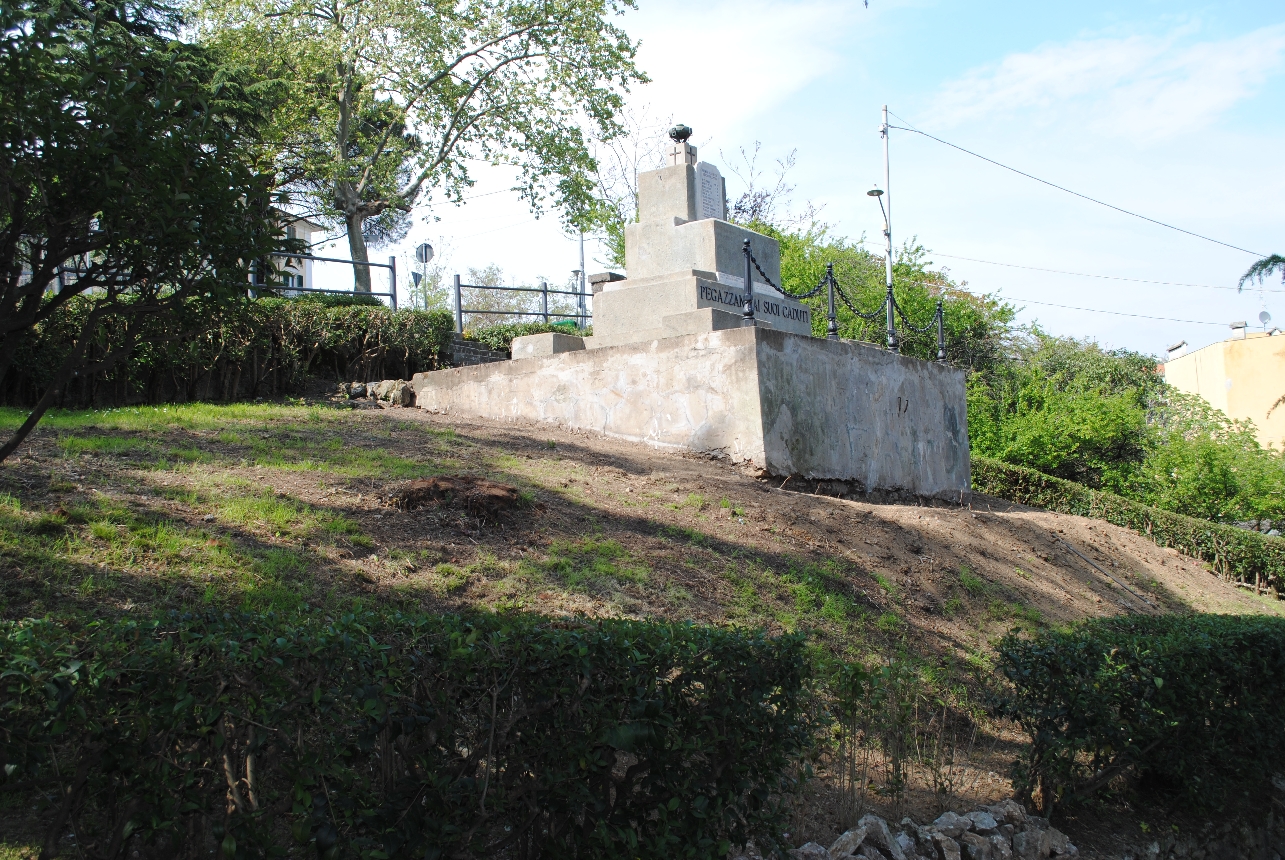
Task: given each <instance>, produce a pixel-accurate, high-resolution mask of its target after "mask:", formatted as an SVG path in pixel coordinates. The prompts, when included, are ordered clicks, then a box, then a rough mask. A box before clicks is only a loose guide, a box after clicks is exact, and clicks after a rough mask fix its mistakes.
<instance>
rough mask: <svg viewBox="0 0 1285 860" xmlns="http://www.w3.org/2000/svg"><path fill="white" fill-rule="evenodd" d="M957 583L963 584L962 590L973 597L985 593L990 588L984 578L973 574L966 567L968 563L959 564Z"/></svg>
mask: <svg viewBox="0 0 1285 860" xmlns="http://www.w3.org/2000/svg"><path fill="white" fill-rule="evenodd" d="M959 584H960V585H962V586H964V590H965V591H967V592H968V593H969V594H971V595H973V596H974V597H976V596H978V595H982V594H985V593H986V592H987V591H989V590H990V585H989V583H987V582H986V581H985V580H984V579H982V578H981V577H979V576H976V575H974V574H973V572H972V571H971V570H969V569H968V565H966V564H965V565H960V568H959Z"/></svg>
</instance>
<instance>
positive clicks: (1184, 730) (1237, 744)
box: [999, 615, 1285, 811]
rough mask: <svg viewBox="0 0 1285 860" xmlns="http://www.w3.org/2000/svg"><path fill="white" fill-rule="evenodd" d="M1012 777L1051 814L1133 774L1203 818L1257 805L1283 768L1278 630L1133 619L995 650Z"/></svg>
mask: <svg viewBox="0 0 1285 860" xmlns="http://www.w3.org/2000/svg"><path fill="white" fill-rule="evenodd" d="M999 654H1000V667H1001V669H1002V671H1003V672H1004V674H1005V675H1006V676H1007V678H1008V679H1009V681H1010V682H1012V684H1013V690H1012V693H1011V695H1010V696H1009V698H1008V700H1007V702H1006V704H1005V710H1006V711H1007V713H1008V715H1009V716H1011V717H1013V718H1014V719H1016V720H1017V721H1018V722H1019V723H1020V724H1021V725H1022V728H1023V729H1025V730H1026V732H1027V734H1029V735H1030V736H1031V740H1032V745H1031V749H1030V751H1029V753H1028V755H1027V756H1026V758H1025V760H1024V761H1021V762H1019V767H1018V769H1017V774H1016V776H1017V777H1018V781H1019V784H1020V786H1021V787H1022V788H1023V789H1024V790H1025V791H1027V792H1032V791H1034V792H1036V793H1037V794H1038V795H1039V799H1040V800H1041V801H1042V803H1041V805H1042V806H1044V808H1046V809H1047V808H1048V807H1049V805H1051V804H1052V803H1053V802H1054V801H1055V800H1058V799H1062V800H1071V799H1073V798H1077V797H1079V798H1083V797H1085V796H1088V795H1091V794H1092V793H1094V792H1096V791H1100V790H1102V789H1104V788H1106V787H1107V786H1108V785H1109V784H1110V783H1111V781H1112V779H1113V778H1116V777H1126V776H1127V777H1129V778H1130V779H1131V780H1132V781H1133V783H1134V785H1135V786H1137V787H1138V789H1139V790H1143V791H1146V792H1150V793H1152V794H1155V795H1159V796H1168V797H1173V798H1176V799H1177V800H1179V801H1180V802H1182V803H1184V804H1186V805H1188V806H1190V807H1193V808H1196V809H1198V810H1202V811H1218V810H1220V809H1223V808H1225V807H1227V806H1228V805H1235V804H1241V803H1244V802H1246V801H1249V802H1253V800H1254V799H1255V798H1259V797H1263V796H1265V795H1266V793H1267V791H1269V790H1270V789H1269V785H1268V783H1269V781H1270V779H1271V777H1272V775H1273V774H1274V773H1278V772H1279V771H1280V770H1281V769H1282V768H1283V767H1285V712H1282V710H1281V708H1280V705H1279V703H1280V700H1281V697H1282V695H1283V694H1285V620H1283V619H1280V618H1264V617H1235V616H1209V615H1197V616H1145V617H1144V616H1129V617H1120V618H1113V619H1108V620H1104V621H1094V622H1088V623H1085V624H1081V625H1078V626H1076V627H1075V628H1072V629H1071V630H1068V631H1051V630H1050V631H1044V632H1042V633H1040V634H1039V635H1037V636H1036V637H1034V638H1033V639H1029V640H1025V639H1021V638H1018V637H1017V636H1013V635H1010V636H1009V637H1007V638H1006V639H1004V640H1003V641H1002V642H1001V643H1000V645H999Z"/></svg>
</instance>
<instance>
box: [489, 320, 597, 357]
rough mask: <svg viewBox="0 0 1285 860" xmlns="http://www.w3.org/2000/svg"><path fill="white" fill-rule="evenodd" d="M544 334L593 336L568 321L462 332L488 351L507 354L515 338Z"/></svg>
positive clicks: (495, 326)
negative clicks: (495, 350)
mask: <svg viewBox="0 0 1285 860" xmlns="http://www.w3.org/2000/svg"><path fill="white" fill-rule="evenodd" d="M546 332H556V333H558V334H570V335H577V336H581V337H589V336H591V335H592V334H593V329H592V328H589V329H586V330H585V331H583V332H581V331H580V330H579V329H577V328H576V324H575V323H574V322H571V321H570V320H564V321H563V322H557V323H542V322H538V323H537V322H525V323H502V324H500V325H489V326H478V327H477V328H471V329H467V330H466V331H465V332H464V337H466V338H468V339H469V340H474V341H477V342H478V343H480V344H483V345H485V346H486V347H487V348H489V349H502V350H504V351H505V352H508V351H509V350H510V349H511V348H512V346H513V339H514V338H515V337H526V336H527V335H529V334H545V333H546Z"/></svg>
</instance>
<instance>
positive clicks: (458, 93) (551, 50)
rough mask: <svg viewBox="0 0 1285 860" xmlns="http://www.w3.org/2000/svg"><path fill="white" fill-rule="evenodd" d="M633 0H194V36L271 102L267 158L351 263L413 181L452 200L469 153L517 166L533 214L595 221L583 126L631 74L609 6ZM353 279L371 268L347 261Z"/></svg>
mask: <svg viewBox="0 0 1285 860" xmlns="http://www.w3.org/2000/svg"><path fill="white" fill-rule="evenodd" d="M632 5H633V4H632V2H631V0H541V2H538V3H532V2H529V0H463V2H454V0H380V2H367V0H324V1H323V0H206V2H204V4H203V5H202V6H201V7H200V29H201V32H202V33H203V36H204V38H206V39H207V40H209V41H210V42H211V43H213V44H217V45H220V46H223V47H225V48H227V49H228V50H229V51H230V52H231V53H232V54H234V55H235V56H237V57H239V58H240V61H241V62H242V63H244V64H245V65H246V66H247V67H250V68H253V69H254V71H255V73H256V74H257V75H259V76H260V77H261V78H263V79H264V80H265V81H268V82H271V86H270V87H269V86H268V85H265V88H266V89H272V91H273V92H274V93H275V94H276V96H277V98H278V100H279V101H278V109H277V111H276V114H275V119H276V126H277V128H276V135H275V138H274V140H273V146H274V150H273V151H274V154H275V157H276V158H277V163H278V169H279V170H280V172H281V181H282V183H283V186H284V187H287V188H290V189H292V190H293V191H294V192H295V202H296V203H298V204H300V205H303V206H306V208H307V209H308V210H309V212H308V214H309V216H310V217H314V218H317V219H319V220H321V221H323V222H326V223H329V224H332V225H335V226H336V227H338V228H341V229H343V230H344V231H345V232H346V233H347V236H348V246H349V251H350V252H351V255H352V259H353V260H357V261H366V260H368V253H367V251H368V247H369V246H370V245H372V244H379V243H380V242H384V241H389V240H392V239H396V238H399V237H400V236H401V235H403V234H404V232H405V229H406V228H407V226H408V219H409V216H410V212H411V210H412V207H413V206H414V205H415V203H416V201H417V200H418V199H419V198H420V196H421V194H422V193H424V192H425V191H426V190H430V191H431V190H433V189H437V190H440V191H441V193H442V194H443V195H444V196H445V197H446V198H447V199H449V200H454V201H457V202H458V201H459V200H461V199H462V196H463V192H464V190H465V189H466V188H467V187H468V186H469V185H470V184H471V182H472V180H471V178H470V169H469V165H470V163H472V162H474V161H483V162H490V163H492V164H502V165H507V166H509V167H512V168H514V169H515V170H516V172H517V174H518V176H517V188H518V190H519V191H520V192H521V193H522V195H523V196H524V197H525V198H526V199H527V200H528V201H529V202H530V204H531V206H532V207H533V208H534V209H536V210H537V211H538V210H539V209H540V208H542V207H543V206H544V205H545V204H546V203H547V202H548V201H549V200H550V199H552V201H553V202H554V203H555V204H557V205H558V206H560V207H562V208H563V210H564V212H565V213H566V218H567V220H568V222H570V223H571V224H573V225H576V226H580V227H585V226H588V225H589V224H590V223H591V221H592V220H593V214H592V213H593V211H594V210H595V208H596V207H595V202H594V188H593V182H592V179H591V178H590V176H591V174H592V171H593V167H594V165H593V159H592V158H591V157H590V156H589V154H588V150H587V148H586V144H585V140H584V135H583V133H582V130H581V128H582V126H589V127H591V128H592V129H593V130H594V133H595V135H596V136H598V137H604V138H610V137H611V136H612V135H613V134H615V133H616V131H617V130H618V129H617V125H616V120H615V116H616V113H617V112H618V111H619V110H620V109H621V105H622V96H621V93H622V92H623V91H624V90H625V89H626V88H627V87H628V86H629V85H630V84H631V83H633V82H638V81H644V80H645V77H644V76H643V75H642V74H641V73H640V72H639V71H638V70H637V69H636V67H635V66H634V51H635V45H634V43H633V42H632V41H630V39H629V38H628V36H627V35H626V34H625V33H624V32H623V31H622V30H621V29H620V28H619V27H617V26H615V25H614V24H612V23H610V21H609V18H610V17H611V16H614V15H617V14H620V13H622V12H623V11H624V10H626V9H628V8H632ZM353 268H354V273H355V282H356V287H357V289H358V290H362V291H369V290H370V273H369V270H368V269H367V268H366V267H364V266H354V267H353Z"/></svg>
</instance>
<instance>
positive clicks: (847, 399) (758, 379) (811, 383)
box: [412, 328, 968, 501]
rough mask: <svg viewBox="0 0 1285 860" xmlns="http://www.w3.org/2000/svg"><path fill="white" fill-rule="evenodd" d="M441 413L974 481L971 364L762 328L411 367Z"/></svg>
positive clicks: (924, 492)
mask: <svg viewBox="0 0 1285 860" xmlns="http://www.w3.org/2000/svg"><path fill="white" fill-rule="evenodd" d="M412 385H413V386H414V388H415V392H416V402H417V403H418V405H419V406H420V407H422V408H425V409H428V410H430V411H433V412H439V413H445V414H453V415H461V416H476V417H481V418H491V419H499V420H516V419H523V420H532V421H544V422H551V423H555V424H560V425H563V426H567V427H576V428H581V429H587V430H594V431H597V432H600V433H604V434H606V435H609V436H615V437H618V438H622V439H631V440H635V441H639V442H645V443H647V444H651V445H655V446H658V447H662V448H671V449H684V450H690V451H697V452H702V453H707V454H711V455H715V456H722V457H728V458H730V459H732V460H734V461H736V462H746V463H753V464H754V465H756V466H758V467H759V468H761V469H764V470H766V471H767V472H769V473H771V474H775V475H799V476H803V477H808V478H817V479H832V480H842V481H850V482H854V483H856V484H858V485H859V486H860V487H861V489H863V490H865V491H867V492H874V491H883V492H888V491H891V492H900V493H908V494H912V495H916V496H924V497H935V498H945V499H951V500H954V501H959V500H960V499H961V498H963V497H964V496H966V495H967V492H968V431H967V426H966V420H967V403H966V398H965V392H964V374H963V372H962V371H959V370H955V369H953V368H949V367H945V366H943V365H937V364H930V363H927V362H922V361H918V360H916V359H912V358H905V357H902V356H898V355H892V354H890V353H887V352H884V351H883V350H880V349H877V348H875V347H870V346H865V345H862V344H855V343H841V342H831V341H825V340H818V339H815V338H811V337H806V336H801V335H795V334H790V333H788V332H780V331H773V330H770V329H762V328H742V329H728V330H723V331H712V332H705V333H701V334H693V335H687V336H683V337H671V338H664V339H659V340H653V341H650V342H646V343H637V344H630V345H625V346H615V347H604V348H602V349H594V350H584V351H576V352H566V353H561V354H558V355H548V356H538V357H533V358H522V359H517V360H514V361H509V362H502V363H497V364H487V365H481V366H475V367H458V368H451V369H449V370H440V371H436V372H433V373H421V374H416V375H415V378H414V380H413V381H412Z"/></svg>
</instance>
